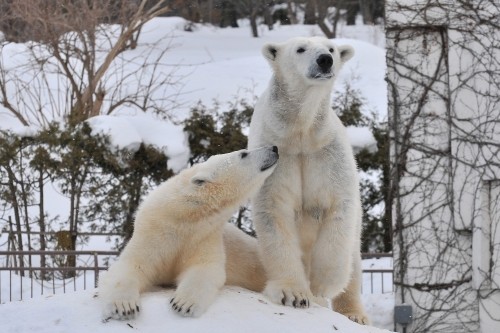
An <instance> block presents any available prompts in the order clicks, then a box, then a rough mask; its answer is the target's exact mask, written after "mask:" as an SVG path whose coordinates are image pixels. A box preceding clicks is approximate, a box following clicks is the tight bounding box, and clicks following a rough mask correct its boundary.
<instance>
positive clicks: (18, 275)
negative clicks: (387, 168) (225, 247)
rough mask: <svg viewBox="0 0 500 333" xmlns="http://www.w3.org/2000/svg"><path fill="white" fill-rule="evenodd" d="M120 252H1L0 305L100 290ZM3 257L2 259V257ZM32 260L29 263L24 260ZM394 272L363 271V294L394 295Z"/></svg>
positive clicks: (369, 257)
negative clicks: (70, 263)
mask: <svg viewBox="0 0 500 333" xmlns="http://www.w3.org/2000/svg"><path fill="white" fill-rule="evenodd" d="M118 254H119V252H118V251H0V259H4V260H2V262H3V263H5V264H7V265H6V266H5V267H0V304H2V303H6V302H10V301H18V300H23V299H28V298H33V297H38V296H41V295H43V296H47V295H53V294H62V293H67V292H71V291H80V290H86V289H93V288H95V287H97V282H98V279H99V273H100V272H101V271H103V270H106V269H107V268H108V266H107V262H108V260H109V259H110V258H115V257H116V256H118ZM42 256H45V257H51V258H54V257H56V256H66V257H69V256H74V257H75V259H76V258H81V260H74V262H76V263H77V265H76V266H75V267H41V266H40V265H38V266H37V264H34V263H39V262H40V261H41V260H40V259H41V257H42ZM2 257H3V258H2ZM28 257H29V260H25V259H26V258H28ZM362 257H363V259H379V258H392V254H363V255H362ZM14 258H15V259H16V262H18V263H19V262H31V263H32V266H26V265H25V266H24V267H20V265H16V266H11V265H10V264H9V263H12V262H13V259H14ZM392 278H393V270H392V268H391V269H388V268H376V269H369V268H368V269H363V284H362V293H369V294H381V293H392V292H393V280H392Z"/></svg>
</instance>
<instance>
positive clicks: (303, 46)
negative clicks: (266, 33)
mask: <svg viewBox="0 0 500 333" xmlns="http://www.w3.org/2000/svg"><path fill="white" fill-rule="evenodd" d="M262 53H263V54H264V57H265V58H266V59H267V60H268V61H269V63H270V64H271V67H272V68H273V71H274V74H275V75H276V76H277V77H278V79H279V80H280V81H283V82H296V81H297V80H299V81H300V82H305V83H306V84H309V85H310V84H324V83H332V82H333V80H334V79H335V77H336V76H337V74H338V72H339V70H340V68H341V67H342V65H343V64H344V63H345V62H346V61H347V60H349V59H351V58H352V56H353V55H354V49H353V48H352V47H351V46H349V45H341V46H337V45H335V44H334V43H333V42H332V41H331V40H329V39H326V38H324V37H308V38H306V37H297V38H292V39H290V40H288V41H286V42H284V43H280V44H275V43H270V44H265V45H264V47H263V49H262Z"/></svg>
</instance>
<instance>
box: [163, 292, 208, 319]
mask: <svg viewBox="0 0 500 333" xmlns="http://www.w3.org/2000/svg"><path fill="white" fill-rule="evenodd" d="M206 303H207V302H206V301H205V300H204V299H203V296H201V295H200V296H198V295H194V294H187V293H178V292H176V293H175V294H174V297H173V298H172V299H171V300H170V306H171V307H172V310H174V311H175V312H177V313H178V314H180V315H181V316H184V317H199V316H201V315H202V314H203V313H204V312H205V311H206V310H207V308H208V304H206Z"/></svg>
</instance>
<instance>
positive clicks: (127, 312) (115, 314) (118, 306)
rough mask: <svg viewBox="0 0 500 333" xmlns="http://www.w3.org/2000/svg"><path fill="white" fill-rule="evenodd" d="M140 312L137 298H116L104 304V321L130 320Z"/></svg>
mask: <svg viewBox="0 0 500 333" xmlns="http://www.w3.org/2000/svg"><path fill="white" fill-rule="evenodd" d="M139 312H140V305H139V299H128V300H116V301H114V302H110V303H108V304H107V305H106V307H105V310H104V321H108V320H109V319H111V318H112V319H118V320H130V319H134V318H135V317H136V316H137V315H138V314H139Z"/></svg>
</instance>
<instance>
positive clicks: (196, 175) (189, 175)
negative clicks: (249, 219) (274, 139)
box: [170, 146, 279, 219]
mask: <svg viewBox="0 0 500 333" xmlns="http://www.w3.org/2000/svg"><path fill="white" fill-rule="evenodd" d="M278 157H279V156H278V148H277V147H276V146H267V147H262V148H257V149H253V150H239V151H235V152H231V153H227V154H221V155H214V156H212V157H210V158H209V159H208V160H207V161H205V162H203V163H199V164H196V165H194V166H193V167H191V168H190V169H187V170H184V171H183V172H182V173H181V174H179V177H176V178H177V179H178V182H176V185H175V186H173V187H171V192H170V193H172V192H174V193H175V194H171V197H174V198H175V202H170V203H172V204H173V205H175V206H176V207H179V206H182V207H184V208H185V209H181V211H183V212H181V214H184V216H185V214H188V215H189V216H190V218H191V219H197V217H198V216H200V217H208V216H209V215H210V214H211V213H217V212H221V211H223V210H230V211H232V212H234V210H235V209H236V208H238V206H240V205H242V204H244V203H245V201H246V200H247V199H248V198H249V197H251V196H252V195H254V194H255V193H256V191H257V190H258V189H259V188H260V187H261V186H262V184H264V181H265V179H266V178H267V177H268V176H269V175H271V173H272V172H273V170H274V168H275V167H276V163H277V161H278ZM181 202H182V204H180V203H181ZM176 210H177V211H179V209H176Z"/></svg>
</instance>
